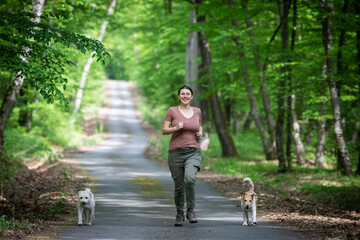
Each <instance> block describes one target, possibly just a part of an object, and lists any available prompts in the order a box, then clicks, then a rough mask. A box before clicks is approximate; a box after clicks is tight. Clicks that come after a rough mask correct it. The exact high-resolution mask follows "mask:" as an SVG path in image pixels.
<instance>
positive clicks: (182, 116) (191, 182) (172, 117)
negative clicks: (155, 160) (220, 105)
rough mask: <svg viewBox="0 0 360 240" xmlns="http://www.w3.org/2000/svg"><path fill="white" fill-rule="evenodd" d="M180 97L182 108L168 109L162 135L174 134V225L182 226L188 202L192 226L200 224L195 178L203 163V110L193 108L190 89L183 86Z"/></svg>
mask: <svg viewBox="0 0 360 240" xmlns="http://www.w3.org/2000/svg"><path fill="white" fill-rule="evenodd" d="M178 98H179V100H180V105H179V106H174V107H170V108H169V109H168V111H167V113H166V116H165V121H164V125H163V129H162V133H163V135H169V134H172V136H171V140H170V144H169V156H168V163H169V168H170V171H171V176H172V178H173V179H174V183H175V190H174V200H175V205H176V210H177V215H176V222H175V226H182V225H183V222H184V204H185V201H184V200H185V199H186V206H187V211H186V218H187V219H189V222H190V223H197V222H198V221H197V218H196V215H195V212H194V207H195V178H196V174H197V172H198V171H199V170H200V163H201V150H200V143H199V140H200V139H201V136H202V126H201V110H200V109H199V108H196V107H192V106H190V102H191V100H192V99H193V91H192V90H191V88H190V87H188V86H183V87H181V88H180V89H179V91H178ZM185 196H186V197H185Z"/></svg>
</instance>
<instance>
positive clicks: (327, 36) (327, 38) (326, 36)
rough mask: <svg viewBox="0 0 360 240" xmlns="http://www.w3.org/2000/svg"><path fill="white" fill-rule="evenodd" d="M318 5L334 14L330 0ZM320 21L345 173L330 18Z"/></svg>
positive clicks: (347, 171) (347, 162) (348, 164)
mask: <svg viewBox="0 0 360 240" xmlns="http://www.w3.org/2000/svg"><path fill="white" fill-rule="evenodd" d="M319 2H320V7H321V8H322V9H324V10H326V11H327V12H328V13H330V14H334V6H333V3H332V2H331V1H329V2H328V1H326V0H320V1H319ZM321 23H322V32H323V44H324V47H325V55H326V72H327V80H328V84H329V90H330V96H331V105H332V111H333V118H334V133H335V136H336V142H337V144H338V148H339V151H340V158H341V159H340V164H342V166H341V168H343V169H344V171H345V174H346V175H351V174H352V166H351V161H350V156H349V152H348V149H347V147H346V142H345V138H344V135H343V129H342V126H341V109H340V97H339V93H338V90H337V87H336V83H335V79H334V77H333V72H334V71H333V61H332V56H331V50H332V49H331V48H332V35H331V29H330V24H331V22H330V19H329V17H328V16H326V17H323V18H322V19H321Z"/></svg>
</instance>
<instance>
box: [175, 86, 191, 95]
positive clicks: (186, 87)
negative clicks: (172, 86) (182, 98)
mask: <svg viewBox="0 0 360 240" xmlns="http://www.w3.org/2000/svg"><path fill="white" fill-rule="evenodd" d="M181 89H188V90H190V92H191V95H194V93H193V90H192V89H191V88H190V87H189V86H186V85H184V86H182V87H181V88H180V89H179V91H178V95H180V91H181Z"/></svg>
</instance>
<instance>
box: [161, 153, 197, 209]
mask: <svg viewBox="0 0 360 240" xmlns="http://www.w3.org/2000/svg"><path fill="white" fill-rule="evenodd" d="M168 163H169V169H170V172H171V177H172V178H173V179H174V183H175V190H174V200H175V205H176V210H177V212H182V211H183V210H184V204H185V203H184V200H185V195H186V206H187V208H194V207H195V179H196V174H197V172H198V171H199V170H200V163H201V150H200V149H198V148H193V147H187V148H177V149H174V150H170V151H169V156H168Z"/></svg>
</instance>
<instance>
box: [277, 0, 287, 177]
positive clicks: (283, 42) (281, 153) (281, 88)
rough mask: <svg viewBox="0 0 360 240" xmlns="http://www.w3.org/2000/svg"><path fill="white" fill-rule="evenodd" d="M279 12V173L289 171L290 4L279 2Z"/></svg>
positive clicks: (285, 0)
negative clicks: (286, 130) (286, 131)
mask: <svg viewBox="0 0 360 240" xmlns="http://www.w3.org/2000/svg"><path fill="white" fill-rule="evenodd" d="M278 3H279V11H280V17H281V51H282V61H283V63H284V65H283V66H282V67H281V68H280V73H281V78H280V80H279V90H278V95H277V105H278V116H277V121H276V148H277V154H278V160H279V172H285V171H286V170H287V167H286V162H285V155H284V146H283V145H284V136H283V134H284V119H285V104H284V102H285V101H284V98H285V96H286V94H285V87H286V82H287V79H286V78H287V77H286V75H287V74H286V73H287V72H289V66H288V64H287V63H288V47H289V27H288V16H289V8H290V2H289V1H287V0H279V1H278Z"/></svg>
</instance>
